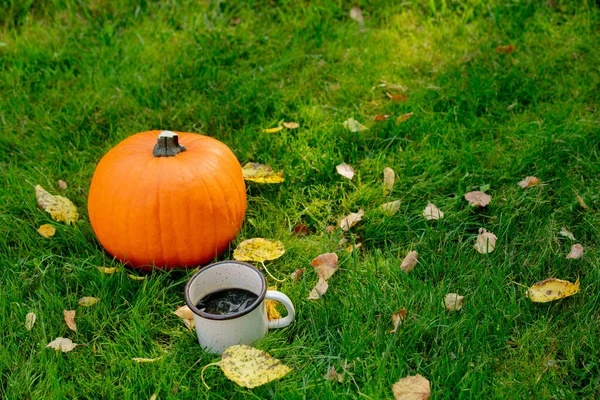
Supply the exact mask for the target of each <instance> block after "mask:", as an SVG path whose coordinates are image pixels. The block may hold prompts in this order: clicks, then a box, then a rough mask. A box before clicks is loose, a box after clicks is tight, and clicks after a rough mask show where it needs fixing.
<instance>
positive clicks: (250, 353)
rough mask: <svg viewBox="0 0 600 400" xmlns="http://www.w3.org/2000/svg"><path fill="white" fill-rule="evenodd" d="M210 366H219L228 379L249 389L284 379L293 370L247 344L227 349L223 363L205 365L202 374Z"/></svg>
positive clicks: (222, 359)
mask: <svg viewBox="0 0 600 400" xmlns="http://www.w3.org/2000/svg"><path fill="white" fill-rule="evenodd" d="M210 365H218V366H219V367H221V370H222V371H223V373H224V374H225V376H226V377H227V378H228V379H230V380H232V381H233V382H235V383H237V384H238V385H239V386H242V387H246V388H249V389H252V388H255V387H257V386H261V385H264V384H265V383H269V382H271V381H274V380H276V379H279V378H282V377H284V376H285V375H287V374H288V373H289V372H290V371H291V370H292V369H291V368H290V367H288V366H286V365H284V364H283V363H282V362H281V361H279V360H278V359H276V358H273V357H271V356H270V355H269V354H267V353H265V352H264V351H262V350H258V349H255V348H254V347H251V346H248V345H245V344H241V345H235V346H231V347H228V348H226V349H225V351H224V352H223V356H222V358H221V361H219V362H217V363H213V364H208V365H205V366H204V368H202V372H203V373H204V369H205V368H206V367H208V366H210ZM202 380H203V381H204V378H202ZM205 385H206V383H205Z"/></svg>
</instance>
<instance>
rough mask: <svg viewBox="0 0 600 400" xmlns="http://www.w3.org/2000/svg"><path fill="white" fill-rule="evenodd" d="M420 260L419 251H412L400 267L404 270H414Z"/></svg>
mask: <svg viewBox="0 0 600 400" xmlns="http://www.w3.org/2000/svg"><path fill="white" fill-rule="evenodd" d="M418 260H419V253H417V252H416V251H411V252H409V253H408V254H407V255H406V257H404V260H403V261H402V265H400V269H401V270H402V271H404V272H406V273H408V272H410V271H412V270H413V268H414V267H415V265H417V262H418Z"/></svg>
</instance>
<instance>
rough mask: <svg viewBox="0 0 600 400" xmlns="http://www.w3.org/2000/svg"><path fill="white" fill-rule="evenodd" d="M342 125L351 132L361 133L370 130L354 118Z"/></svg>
mask: <svg viewBox="0 0 600 400" xmlns="http://www.w3.org/2000/svg"><path fill="white" fill-rule="evenodd" d="M342 125H344V126H345V127H346V129H348V130H349V131H350V132H361V131H366V130H367V129H369V128H367V127H366V126H364V125H363V124H361V123H360V122H358V121H357V120H355V119H354V118H348V119H347V120H345V121H344V122H343V124H342Z"/></svg>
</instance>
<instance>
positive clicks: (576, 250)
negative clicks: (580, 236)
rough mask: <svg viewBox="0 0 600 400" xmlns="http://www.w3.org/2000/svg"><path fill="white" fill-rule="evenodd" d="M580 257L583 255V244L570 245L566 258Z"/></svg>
mask: <svg viewBox="0 0 600 400" xmlns="http://www.w3.org/2000/svg"><path fill="white" fill-rule="evenodd" d="M581 257H583V246H582V245H580V244H579V243H577V244H574V245H573V246H571V251H570V252H569V254H568V255H567V259H570V260H576V259H578V258H581Z"/></svg>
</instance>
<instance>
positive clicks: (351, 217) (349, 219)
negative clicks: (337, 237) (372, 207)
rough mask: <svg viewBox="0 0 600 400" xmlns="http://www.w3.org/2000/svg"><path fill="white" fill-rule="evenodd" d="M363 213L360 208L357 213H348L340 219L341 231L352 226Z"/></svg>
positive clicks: (360, 218)
mask: <svg viewBox="0 0 600 400" xmlns="http://www.w3.org/2000/svg"><path fill="white" fill-rule="evenodd" d="M364 215H365V212H364V210H362V209H360V210H358V212H357V213H350V214H348V215H347V216H345V217H344V218H342V220H341V221H340V228H342V230H343V231H347V230H349V229H350V228H352V227H353V226H354V225H356V224H357V223H358V221H360V220H362V217H363V216H364Z"/></svg>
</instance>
